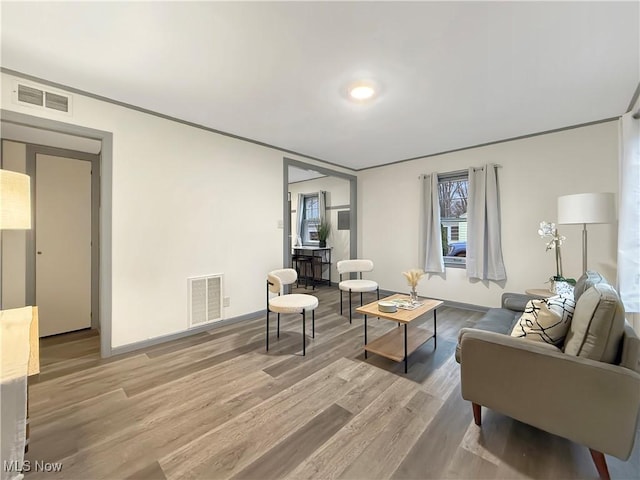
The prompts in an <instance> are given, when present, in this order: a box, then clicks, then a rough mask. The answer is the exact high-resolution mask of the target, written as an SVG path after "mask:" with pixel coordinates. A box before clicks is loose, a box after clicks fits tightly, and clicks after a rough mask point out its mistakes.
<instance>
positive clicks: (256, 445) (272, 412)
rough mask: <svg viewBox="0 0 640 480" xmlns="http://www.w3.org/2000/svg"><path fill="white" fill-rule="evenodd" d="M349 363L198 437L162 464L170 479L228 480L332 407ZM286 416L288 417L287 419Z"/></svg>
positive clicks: (338, 364)
mask: <svg viewBox="0 0 640 480" xmlns="http://www.w3.org/2000/svg"><path fill="white" fill-rule="evenodd" d="M345 362H346V363H345ZM345 364H346V365H348V361H346V360H342V359H338V360H336V361H335V362H334V363H333V364H331V365H329V366H328V367H326V368H324V369H322V370H320V371H319V372H316V373H315V374H314V375H312V376H310V377H308V378H307V379H305V380H303V381H301V382H298V383H296V384H295V385H293V386H292V387H290V388H288V389H286V390H283V391H282V392H280V393H279V394H277V395H275V396H273V397H272V398H270V399H268V400H266V401H264V402H262V403H261V404H260V405H258V406H256V407H254V408H252V409H250V410H248V411H247V412H244V413H243V414H240V415H238V416H237V417H235V418H234V419H232V420H231V421H229V422H226V423H225V424H224V425H222V426H221V427H219V428H216V429H214V430H212V431H210V432H209V433H207V434H205V435H204V436H203V437H201V438H198V439H197V442H195V443H194V444H191V443H189V444H186V445H184V446H183V447H182V448H180V449H178V450H177V451H176V452H175V453H173V454H171V455H169V456H167V457H165V458H162V459H161V460H160V465H161V466H162V469H163V470H164V471H165V472H166V475H167V476H168V477H169V478H189V477H193V476H200V477H202V476H204V475H206V474H207V473H208V474H209V475H210V474H211V472H216V476H223V477H225V478H227V477H229V476H233V475H234V474H236V473H237V472H239V471H240V470H242V469H243V468H245V467H246V466H247V465H249V464H250V463H251V462H253V461H255V460H256V459H257V458H259V457H260V456H261V455H263V454H264V453H265V452H266V451H268V450H269V448H270V447H271V446H272V444H273V442H274V439H276V441H277V440H279V439H282V438H284V437H286V436H287V435H289V434H291V432H293V431H295V430H296V429H297V428H299V427H301V426H302V425H304V423H306V422H307V421H308V419H309V418H312V417H313V413H314V412H315V411H317V410H318V409H321V408H322V407H323V404H324V405H326V404H328V403H334V402H335V399H336V397H337V396H339V395H341V394H343V393H344V391H345V390H348V388H349V387H348V386H347V387H345V385H348V382H345V381H344V380H342V379H341V378H339V377H338V376H337V375H336V373H337V372H338V371H340V370H341V369H342V368H344V366H345ZM282 411H286V412H287V414H286V416H284V415H282V414H281V412H282ZM265 432H268V435H265Z"/></svg>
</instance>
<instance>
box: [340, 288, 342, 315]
mask: <svg viewBox="0 0 640 480" xmlns="http://www.w3.org/2000/svg"><path fill="white" fill-rule="evenodd" d="M340 315H342V290H340Z"/></svg>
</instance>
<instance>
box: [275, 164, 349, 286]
mask: <svg viewBox="0 0 640 480" xmlns="http://www.w3.org/2000/svg"><path fill="white" fill-rule="evenodd" d="M288 179H289V183H288V192H289V212H290V217H289V219H288V220H287V221H288V222H289V226H290V229H289V232H290V235H289V245H291V248H292V250H294V249H296V250H295V251H297V252H298V253H300V251H301V249H308V251H311V250H312V249H314V248H320V247H321V245H322V244H321V240H322V239H323V235H322V233H323V232H322V225H320V222H319V217H320V210H321V209H323V208H324V212H325V218H326V221H327V223H328V225H329V226H330V231H329V234H328V236H327V238H326V248H328V249H330V252H326V253H328V255H326V254H325V255H324V260H325V261H327V259H328V258H330V261H329V263H328V264H326V265H325V267H324V270H325V271H324V275H322V276H321V277H320V278H321V279H322V278H323V279H324V280H325V281H326V280H330V281H331V282H332V283H336V282H338V281H339V275H338V272H337V269H336V263H337V262H338V261H340V260H345V259H348V258H351V257H350V248H351V231H350V221H349V216H350V211H351V205H350V198H351V197H350V196H351V182H350V181H349V180H348V179H346V178H343V177H338V176H332V175H327V174H324V173H320V172H318V171H315V170H313V169H312V168H309V169H305V168H300V167H296V166H292V165H289V167H288ZM316 255H318V256H320V255H322V254H321V252H316ZM317 269H318V267H316V270H317ZM319 274H320V272H318V271H316V272H315V275H316V276H319Z"/></svg>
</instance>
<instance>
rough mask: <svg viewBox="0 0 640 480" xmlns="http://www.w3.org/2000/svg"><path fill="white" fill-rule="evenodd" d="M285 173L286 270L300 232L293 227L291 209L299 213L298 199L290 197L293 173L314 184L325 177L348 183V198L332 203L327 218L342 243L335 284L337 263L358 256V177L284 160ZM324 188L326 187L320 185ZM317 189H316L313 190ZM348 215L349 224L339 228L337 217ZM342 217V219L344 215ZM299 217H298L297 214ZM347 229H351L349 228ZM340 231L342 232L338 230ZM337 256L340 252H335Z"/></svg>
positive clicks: (333, 266) (333, 275) (337, 258)
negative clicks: (294, 242) (302, 172)
mask: <svg viewBox="0 0 640 480" xmlns="http://www.w3.org/2000/svg"><path fill="white" fill-rule="evenodd" d="M283 163H284V171H283V185H284V188H283V206H284V211H283V219H284V221H283V230H284V231H283V266H284V268H288V267H290V266H291V255H292V251H291V250H292V248H291V247H292V244H293V239H294V238H295V237H296V236H297V232H294V228H293V227H292V213H291V212H292V209H296V205H297V198H293V197H292V196H291V195H290V177H291V178H293V177H292V175H293V173H294V172H295V173H299V171H306V172H308V173H309V175H308V176H307V177H305V176H302V177H297V178H298V179H300V178H308V180H310V181H313V180H314V178H315V179H317V182H322V177H325V178H333V179H334V180H338V181H339V182H342V181H343V182H346V184H347V188H346V190H347V191H348V193H347V194H345V199H340V200H339V201H338V200H337V197H336V202H331V201H330V202H329V207H328V210H329V212H328V213H329V215H328V218H330V219H332V220H331V223H332V227H331V228H332V231H333V233H332V234H334V235H335V238H336V239H340V241H341V243H344V245H341V248H340V249H339V250H340V253H339V255H338V257H336V256H335V255H334V256H333V257H332V263H333V265H332V266H331V270H332V271H333V273H332V276H331V277H332V282H333V283H335V281H336V278H334V277H335V276H336V268H335V263H336V262H337V261H338V260H345V259H347V258H357V255H358V249H357V245H358V227H357V198H358V195H357V177H356V176H355V175H349V174H347V173H343V172H340V171H337V170H331V169H329V168H325V167H321V166H319V165H313V164H309V163H304V162H301V161H298V160H293V159H290V158H286V157H285V158H284V162H283ZM319 184H320V185H322V184H323V183H319ZM314 188H315V187H314ZM339 212H342V213H346V212H348V214H347V215H344V218H346V219H347V220H346V223H345V222H341V223H340V224H339V218H338V213H339ZM342 213H341V215H340V217H343V215H342ZM296 215H297V213H296ZM346 226H348V228H346ZM338 229H340V230H338ZM336 252H337V250H336Z"/></svg>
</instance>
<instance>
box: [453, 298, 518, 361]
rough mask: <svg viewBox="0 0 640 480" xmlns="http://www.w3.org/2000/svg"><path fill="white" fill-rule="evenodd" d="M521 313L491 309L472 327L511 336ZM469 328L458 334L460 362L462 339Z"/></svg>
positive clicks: (458, 358)
mask: <svg viewBox="0 0 640 480" xmlns="http://www.w3.org/2000/svg"><path fill="white" fill-rule="evenodd" d="M520 313H521V312H514V311H513V310H508V309H506V308H490V309H489V310H487V313H485V315H484V316H483V317H482V318H481V319H480V320H478V321H477V322H476V324H475V325H474V326H473V327H472V328H473V329H474V330H484V331H487V332H494V333H501V334H504V335H509V332H510V331H511V329H512V328H513V324H514V323H516V320H518V318H519V317H520ZM465 330H468V329H467V328H463V329H461V330H460V332H459V334H458V344H457V345H456V360H457V361H458V362H460V339H461V338H462V335H463V334H464V332H465Z"/></svg>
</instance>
